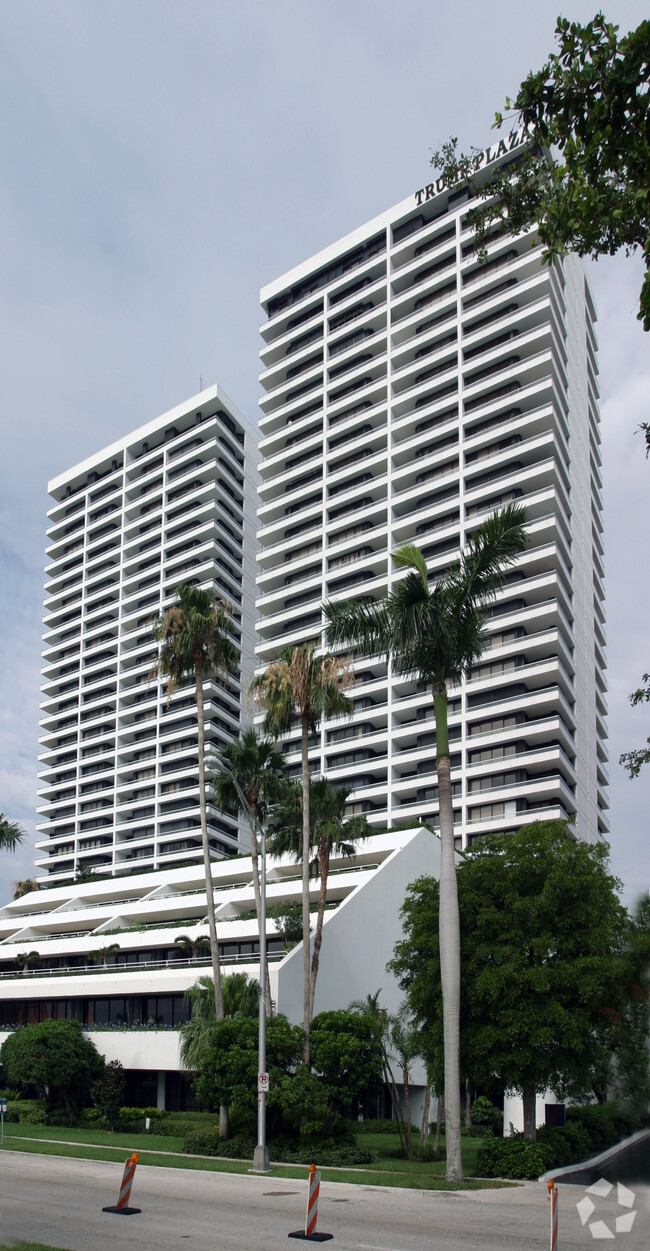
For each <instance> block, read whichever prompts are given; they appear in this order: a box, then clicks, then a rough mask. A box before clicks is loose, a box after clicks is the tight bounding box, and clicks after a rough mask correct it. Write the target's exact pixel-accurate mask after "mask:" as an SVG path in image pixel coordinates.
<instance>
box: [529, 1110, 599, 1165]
mask: <svg viewBox="0 0 650 1251" xmlns="http://www.w3.org/2000/svg"><path fill="white" fill-rule="evenodd" d="M537 1142H538V1144H539V1146H540V1147H541V1149H542V1153H543V1155H544V1158H545V1159H546V1160H547V1161H548V1162H547V1165H546V1167H547V1169H549V1168H564V1165H565V1164H575V1163H576V1162H577V1161H579V1160H586V1159H587V1158H588V1157H589V1156H590V1155H591V1154H593V1153H592V1151H591V1148H590V1143H589V1134H588V1133H587V1131H586V1130H585V1129H584V1127H583V1126H582V1125H580V1124H578V1122H577V1121H568V1122H567V1124H566V1125H563V1126H559V1125H553V1126H549V1127H548V1128H547V1127H546V1126H544V1125H543V1126H542V1127H541V1129H538V1131H537Z"/></svg>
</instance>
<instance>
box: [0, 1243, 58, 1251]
mask: <svg viewBox="0 0 650 1251" xmlns="http://www.w3.org/2000/svg"><path fill="white" fill-rule="evenodd" d="M0 1251H65V1248H63V1249H62V1248H61V1247H51V1246H49V1244H48V1246H45V1243H44V1242H12V1243H8V1242H3V1243H0Z"/></svg>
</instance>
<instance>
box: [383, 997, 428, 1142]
mask: <svg viewBox="0 0 650 1251" xmlns="http://www.w3.org/2000/svg"><path fill="white" fill-rule="evenodd" d="M390 1038H391V1042H392V1044H393V1050H394V1052H395V1055H396V1056H397V1063H398V1064H399V1067H400V1068H401V1070H402V1087H403V1090H404V1112H405V1117H404V1119H405V1122H406V1154H407V1156H408V1158H409V1160H410V1159H411V1158H412V1156H413V1132H412V1127H411V1088H410V1085H409V1082H410V1077H411V1066H412V1064H413V1061H414V1060H417V1059H418V1057H419V1056H420V1054H421V1053H420V1042H419V1031H418V1029H417V1027H416V1026H415V1025H414V1023H413V1021H412V1020H411V1016H410V1010H409V1005H408V1003H407V1002H406V1001H404V1003H402V1004H401V1005H400V1007H399V1009H398V1012H397V1015H396V1016H395V1017H394V1018H393V1021H392V1023H391V1031H390Z"/></svg>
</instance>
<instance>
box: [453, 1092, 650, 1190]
mask: <svg viewBox="0 0 650 1251" xmlns="http://www.w3.org/2000/svg"><path fill="white" fill-rule="evenodd" d="M647 1119H648V1118H646V1120H647ZM641 1124H642V1121H641V1118H640V1117H639V1116H635V1115H634V1113H632V1112H631V1111H629V1110H626V1109H625V1108H623V1107H621V1105H620V1104H618V1103H615V1102H613V1103H606V1104H598V1103H592V1104H586V1105H585V1106H583V1107H570V1108H567V1123H566V1125H564V1126H552V1127H550V1128H546V1127H545V1126H544V1127H542V1128H541V1129H539V1130H538V1131H537V1142H536V1143H534V1144H533V1143H529V1142H528V1141H527V1139H525V1138H524V1137H523V1136H522V1135H521V1134H515V1135H514V1137H512V1138H492V1139H488V1140H487V1141H486V1142H484V1143H483V1145H482V1146H481V1148H480V1150H479V1153H478V1159H477V1165H476V1172H477V1174H478V1176H479V1177H526V1178H529V1179H533V1178H535V1177H539V1175H540V1173H544V1172H547V1171H548V1170H549V1169H553V1168H564V1167H565V1166H566V1165H568V1164H578V1163H581V1162H582V1161H583V1160H588V1159H590V1158H591V1157H592V1156H594V1155H598V1154H599V1153H600V1152H601V1151H605V1150H606V1149H607V1148H608V1147H612V1146H614V1145H615V1144H616V1143H617V1142H620V1141H621V1140H622V1139H623V1138H626V1137H628V1136H629V1135H630V1134H633V1133H634V1132H635V1131H636V1130H638V1129H640V1127H641ZM531 1148H532V1151H531Z"/></svg>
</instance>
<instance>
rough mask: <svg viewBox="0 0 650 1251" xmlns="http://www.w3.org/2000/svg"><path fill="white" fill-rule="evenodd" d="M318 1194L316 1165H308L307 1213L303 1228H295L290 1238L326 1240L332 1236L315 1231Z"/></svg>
mask: <svg viewBox="0 0 650 1251" xmlns="http://www.w3.org/2000/svg"><path fill="white" fill-rule="evenodd" d="M319 1195H320V1173H318V1172H317V1171H316V1165H315V1164H310V1165H309V1178H308V1181H307V1214H306V1216H305V1228H304V1230H302V1229H296V1230H294V1232H293V1233H292V1234H289V1237H290V1238H302V1239H304V1240H307V1241H309V1242H328V1241H329V1239H330V1238H332V1237H333V1235H332V1234H319V1233H317V1232H316V1224H317V1222H318V1198H319Z"/></svg>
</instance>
